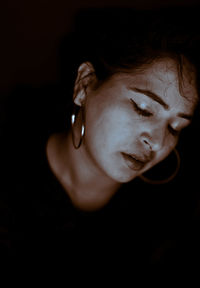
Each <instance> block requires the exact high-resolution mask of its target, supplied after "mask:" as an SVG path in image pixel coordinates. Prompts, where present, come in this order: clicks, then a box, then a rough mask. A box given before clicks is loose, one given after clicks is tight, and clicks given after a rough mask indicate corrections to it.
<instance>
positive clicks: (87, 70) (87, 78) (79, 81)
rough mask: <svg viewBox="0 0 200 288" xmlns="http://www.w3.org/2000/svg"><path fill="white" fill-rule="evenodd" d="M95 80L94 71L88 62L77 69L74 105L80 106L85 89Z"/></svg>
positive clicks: (85, 92)
mask: <svg viewBox="0 0 200 288" xmlns="http://www.w3.org/2000/svg"><path fill="white" fill-rule="evenodd" d="M95 79H96V75H95V70H94V67H93V65H92V64H91V63H90V62H84V63H82V64H81V65H80V66H79V68H78V74H77V78H76V82H75V86H74V95H73V100H74V103H75V104H76V105H78V106H82V105H83V104H84V102H85V99H86V95H87V88H88V87H89V85H90V84H91V82H93V80H95Z"/></svg>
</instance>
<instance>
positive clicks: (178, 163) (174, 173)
mask: <svg viewBox="0 0 200 288" xmlns="http://www.w3.org/2000/svg"><path fill="white" fill-rule="evenodd" d="M173 152H174V153H175V156H176V161H177V164H176V168H175V170H174V172H173V173H172V174H171V175H170V176H169V177H167V178H165V179H161V180H154V179H150V178H147V177H146V176H144V175H143V174H141V175H140V176H139V177H140V179H141V180H143V181H144V182H147V183H149V184H154V185H155V184H166V183H168V182H170V181H171V180H173V179H174V178H175V177H176V175H177V173H178V171H179V169H180V162H181V159H180V155H179V153H178V151H177V150H176V148H174V149H173Z"/></svg>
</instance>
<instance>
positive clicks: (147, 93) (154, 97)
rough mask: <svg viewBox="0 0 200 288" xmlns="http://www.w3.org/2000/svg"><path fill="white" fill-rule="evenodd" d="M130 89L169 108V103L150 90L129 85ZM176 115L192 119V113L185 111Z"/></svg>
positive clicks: (166, 108)
mask: <svg viewBox="0 0 200 288" xmlns="http://www.w3.org/2000/svg"><path fill="white" fill-rule="evenodd" d="M130 89H131V90H133V91H135V92H137V93H141V94H144V95H145V96H147V97H149V98H151V99H152V100H153V101H155V102H157V103H159V104H160V105H161V106H163V108H164V109H165V110H169V105H168V104H167V103H165V102H164V101H163V99H162V98H161V97H160V96H158V95H157V94H155V93H154V92H152V91H150V90H145V89H140V88H136V87H130ZM177 116H179V117H181V118H184V119H187V120H192V118H193V115H188V114H185V113H178V115H177Z"/></svg>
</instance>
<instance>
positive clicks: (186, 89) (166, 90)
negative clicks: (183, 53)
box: [126, 58, 198, 111]
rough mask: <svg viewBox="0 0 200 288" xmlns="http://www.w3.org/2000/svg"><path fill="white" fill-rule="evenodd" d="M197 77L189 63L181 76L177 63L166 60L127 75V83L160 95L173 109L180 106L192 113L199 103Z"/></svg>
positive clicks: (184, 67)
mask: <svg viewBox="0 0 200 288" xmlns="http://www.w3.org/2000/svg"><path fill="white" fill-rule="evenodd" d="M195 77H196V76H195V71H194V69H193V68H192V66H191V65H189V63H187V62H185V64H184V65H183V69H182V74H181V75H180V73H179V72H178V66H177V64H176V63H175V61H174V60H171V59H168V58H166V59H162V60H157V61H155V62H154V63H152V64H151V65H148V66H146V67H141V69H138V70H137V71H136V72H135V71H134V72H133V73H130V74H127V75H126V81H127V84H128V85H129V86H136V88H141V89H146V90H149V91H151V92H153V93H155V94H157V95H159V96H160V97H161V98H162V99H163V100H164V101H165V102H166V103H167V104H168V105H169V106H171V107H174V105H177V104H179V106H180V105H181V106H183V107H185V108H187V109H188V110H191V111H192V110H193V109H194V107H195V106H196V104H197V102H198V94H197V89H196V79H195Z"/></svg>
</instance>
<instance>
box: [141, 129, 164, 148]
mask: <svg viewBox="0 0 200 288" xmlns="http://www.w3.org/2000/svg"><path fill="white" fill-rule="evenodd" d="M164 130H165V129H158V128H157V129H152V130H151V131H149V132H145V133H143V134H142V135H141V142H142V145H144V147H145V149H146V150H147V151H152V152H157V151H159V150H160V149H161V148H162V147H163V146H164V141H165V131H164Z"/></svg>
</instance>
